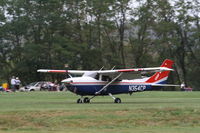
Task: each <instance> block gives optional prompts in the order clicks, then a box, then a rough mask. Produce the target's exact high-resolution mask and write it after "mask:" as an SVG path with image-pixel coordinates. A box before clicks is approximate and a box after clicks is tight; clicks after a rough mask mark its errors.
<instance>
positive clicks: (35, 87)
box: [20, 81, 55, 91]
mask: <svg viewBox="0 0 200 133" xmlns="http://www.w3.org/2000/svg"><path fill="white" fill-rule="evenodd" d="M54 86H55V85H54V84H53V83H52V82H48V81H40V82H33V83H30V84H28V85H26V86H24V87H21V88H20V91H42V90H52V88H53V87H54Z"/></svg>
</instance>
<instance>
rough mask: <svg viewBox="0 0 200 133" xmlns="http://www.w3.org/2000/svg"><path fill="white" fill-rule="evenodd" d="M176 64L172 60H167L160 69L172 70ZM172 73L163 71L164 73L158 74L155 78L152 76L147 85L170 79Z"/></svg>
mask: <svg viewBox="0 0 200 133" xmlns="http://www.w3.org/2000/svg"><path fill="white" fill-rule="evenodd" d="M173 64H174V62H173V61H172V60H169V59H166V60H165V61H164V62H163V63H162V65H161V66H160V67H167V68H172V65H173ZM169 72H170V71H163V72H156V73H155V74H154V75H153V76H151V77H150V78H149V79H148V80H147V81H146V82H147V83H153V82H156V81H159V80H161V79H163V78H166V77H168V75H169Z"/></svg>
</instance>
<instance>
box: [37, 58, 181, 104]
mask: <svg viewBox="0 0 200 133" xmlns="http://www.w3.org/2000/svg"><path fill="white" fill-rule="evenodd" d="M173 63H174V62H173V61H172V60H169V59H166V60H165V61H164V62H163V63H162V65H161V66H160V67H152V68H133V69H112V70H96V71H79V70H48V69H39V70H37V72H50V73H67V74H69V76H70V78H67V79H64V80H62V83H64V84H65V85H66V87H67V88H68V90H69V91H71V92H73V93H75V94H78V95H80V96H81V98H79V99H78V100H77V103H89V102H90V100H91V99H92V98H94V97H95V96H104V95H109V96H111V97H112V98H113V99H114V102H115V103H121V99H120V98H115V97H114V96H113V95H115V94H122V93H129V94H132V93H133V92H141V91H148V90H156V89H159V88H161V87H164V86H178V85H171V84H166V81H167V78H168V75H169V73H170V71H173V69H172V65H173ZM144 72H155V74H154V75H153V76H151V77H141V74H142V73H144ZM70 74H77V75H81V76H80V77H72V76H71V75H70ZM134 74H136V75H137V74H140V78H139V79H133V75H134ZM83 96H91V98H88V97H85V98H83Z"/></svg>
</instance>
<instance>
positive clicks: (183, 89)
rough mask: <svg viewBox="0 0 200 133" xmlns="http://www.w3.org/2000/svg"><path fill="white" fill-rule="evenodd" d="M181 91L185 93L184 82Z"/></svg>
mask: <svg viewBox="0 0 200 133" xmlns="http://www.w3.org/2000/svg"><path fill="white" fill-rule="evenodd" d="M181 91H185V83H184V82H183V83H182V84H181Z"/></svg>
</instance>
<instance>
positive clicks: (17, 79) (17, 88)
mask: <svg viewBox="0 0 200 133" xmlns="http://www.w3.org/2000/svg"><path fill="white" fill-rule="evenodd" d="M20 84H21V81H20V80H19V78H18V77H16V79H15V89H16V90H19V86H20Z"/></svg>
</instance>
